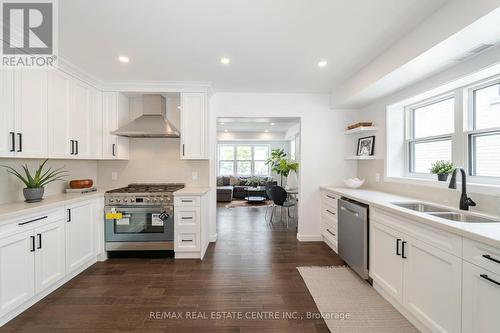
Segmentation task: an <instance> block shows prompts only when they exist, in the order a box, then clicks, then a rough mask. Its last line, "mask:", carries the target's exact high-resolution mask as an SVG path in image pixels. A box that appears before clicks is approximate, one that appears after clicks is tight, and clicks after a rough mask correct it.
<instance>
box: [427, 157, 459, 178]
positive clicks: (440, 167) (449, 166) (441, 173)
mask: <svg viewBox="0 0 500 333" xmlns="http://www.w3.org/2000/svg"><path fill="white" fill-rule="evenodd" d="M453 170H455V166H454V165H453V163H451V162H450V161H442V160H440V161H436V162H434V163H432V165H431V173H432V174H435V175H437V176H438V180H439V181H440V182H445V181H447V180H448V175H449V174H450V173H452V172H453Z"/></svg>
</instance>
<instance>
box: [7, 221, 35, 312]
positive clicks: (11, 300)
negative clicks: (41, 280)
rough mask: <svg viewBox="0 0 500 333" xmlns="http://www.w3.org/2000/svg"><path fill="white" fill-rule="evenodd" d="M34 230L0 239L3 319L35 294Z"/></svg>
mask: <svg viewBox="0 0 500 333" xmlns="http://www.w3.org/2000/svg"><path fill="white" fill-rule="evenodd" d="M34 237H35V236H34V235H33V232H32V231H25V232H20V233H17V234H15V235H11V236H7V237H4V238H1V239H0V318H1V317H2V316H4V315H5V314H7V313H8V312H9V311H11V310H13V309H15V308H16V307H18V306H19V305H21V304H23V303H24V302H26V301H28V300H29V299H31V298H32V297H33V296H34V295H35V249H34Z"/></svg>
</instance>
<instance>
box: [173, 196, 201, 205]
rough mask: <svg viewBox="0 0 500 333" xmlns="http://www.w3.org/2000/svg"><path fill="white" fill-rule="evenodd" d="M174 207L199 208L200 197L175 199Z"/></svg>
mask: <svg viewBox="0 0 500 333" xmlns="http://www.w3.org/2000/svg"><path fill="white" fill-rule="evenodd" d="M174 205H175V206H176V207H199V206H200V197H197V196H185V197H184V196H183V197H175V198H174Z"/></svg>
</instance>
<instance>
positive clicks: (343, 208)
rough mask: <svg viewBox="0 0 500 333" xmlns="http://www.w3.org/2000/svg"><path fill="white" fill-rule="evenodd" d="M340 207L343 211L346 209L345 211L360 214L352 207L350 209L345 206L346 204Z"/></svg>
mask: <svg viewBox="0 0 500 333" xmlns="http://www.w3.org/2000/svg"><path fill="white" fill-rule="evenodd" d="M340 209H341V210H343V211H345V212H349V213H351V214H353V215H355V216H359V213H358V212H355V211H353V210H352V209H349V208H345V207H344V206H340Z"/></svg>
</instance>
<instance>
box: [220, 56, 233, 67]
mask: <svg viewBox="0 0 500 333" xmlns="http://www.w3.org/2000/svg"><path fill="white" fill-rule="evenodd" d="M230 62H231V59H229V58H226V57H223V58H220V63H221V64H223V65H229V63H230Z"/></svg>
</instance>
